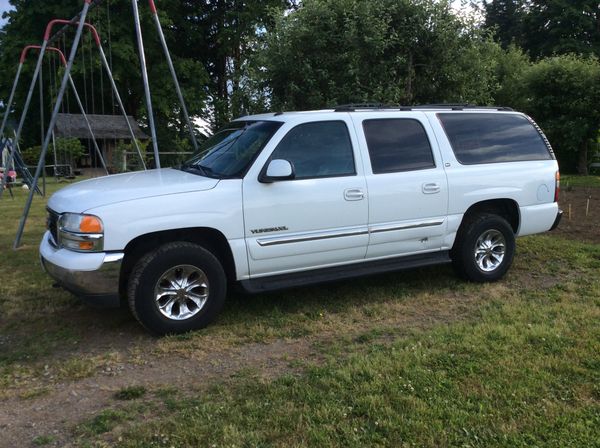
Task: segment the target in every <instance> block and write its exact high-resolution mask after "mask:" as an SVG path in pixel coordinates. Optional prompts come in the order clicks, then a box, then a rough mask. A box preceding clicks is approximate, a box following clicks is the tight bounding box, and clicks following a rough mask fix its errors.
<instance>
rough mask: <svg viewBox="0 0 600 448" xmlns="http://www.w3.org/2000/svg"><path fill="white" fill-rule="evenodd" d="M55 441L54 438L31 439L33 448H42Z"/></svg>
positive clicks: (38, 437) (40, 437)
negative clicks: (41, 447)
mask: <svg viewBox="0 0 600 448" xmlns="http://www.w3.org/2000/svg"><path fill="white" fill-rule="evenodd" d="M55 440H56V437H54V436H37V437H36V438H35V439H33V444H34V445H35V446H44V445H49V444H51V443H53V442H54V441H55Z"/></svg>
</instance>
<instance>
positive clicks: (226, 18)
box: [179, 0, 293, 127]
mask: <svg viewBox="0 0 600 448" xmlns="http://www.w3.org/2000/svg"><path fill="white" fill-rule="evenodd" d="M179 3H180V10H181V12H182V15H181V20H179V23H180V24H181V27H182V30H185V33H184V34H186V35H188V36H194V42H193V43H192V45H191V46H189V47H188V48H187V50H186V54H187V55H188V56H189V57H191V58H198V59H199V60H201V61H202V62H203V64H204V67H205V69H206V71H207V72H208V74H209V78H210V79H209V84H208V86H207V87H208V89H207V90H208V92H209V98H208V104H207V109H209V110H210V115H211V121H212V122H213V124H214V125H215V126H216V127H219V126H220V125H222V124H224V123H225V122H227V121H229V120H230V119H231V118H232V117H235V116H239V115H242V114H244V113H246V112H247V111H248V110H249V109H252V94H253V93H252V89H248V88H247V84H248V83H249V82H251V79H249V78H250V77H251V76H252V68H251V67H250V66H249V65H248V61H249V59H251V58H252V57H253V55H254V53H255V51H256V50H257V48H258V45H259V40H260V39H261V36H264V34H265V33H267V32H268V31H270V30H271V29H272V27H273V25H274V20H273V17H274V15H275V14H276V13H283V11H285V10H286V9H287V8H289V7H290V6H292V5H293V2H291V1H289V0H251V1H248V0H215V1H210V2H198V1H197V0H185V1H180V2H179ZM182 37H183V36H182Z"/></svg>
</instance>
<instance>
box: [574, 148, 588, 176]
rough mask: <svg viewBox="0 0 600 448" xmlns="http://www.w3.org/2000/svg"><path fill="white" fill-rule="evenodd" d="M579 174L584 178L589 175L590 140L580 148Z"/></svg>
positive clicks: (578, 159)
mask: <svg viewBox="0 0 600 448" xmlns="http://www.w3.org/2000/svg"><path fill="white" fill-rule="evenodd" d="M577 172H578V173H579V174H581V175H582V176H587V175H588V140H586V141H585V142H583V143H582V144H581V146H580V147H579V153H578V158H577Z"/></svg>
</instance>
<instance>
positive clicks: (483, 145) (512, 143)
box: [438, 113, 552, 165]
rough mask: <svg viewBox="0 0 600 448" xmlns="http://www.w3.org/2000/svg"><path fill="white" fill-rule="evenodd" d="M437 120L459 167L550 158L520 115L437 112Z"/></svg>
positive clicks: (540, 139) (544, 146) (540, 137)
mask: <svg viewBox="0 0 600 448" xmlns="http://www.w3.org/2000/svg"><path fill="white" fill-rule="evenodd" d="M438 117H439V120H440V121H441V122H442V125H443V126H444V129H445V131H446V135H448V139H449V140H450V144H451V145H452V149H453V150H454V154H455V155H456V159H457V160H458V161H459V162H460V163H462V164H463V165H474V164H482V163H498V162H517V161H527V160H548V159H551V158H552V155H551V154H550V150H549V149H548V146H547V145H546V143H545V142H544V140H543V138H542V135H541V134H540V133H539V132H538V130H537V129H535V127H534V126H533V124H532V123H531V122H530V121H529V120H528V119H527V118H525V117H524V116H522V115H514V114H506V113H504V114H502V113H486V114H481V113H479V114H475V113H460V114H457V113H441V114H438Z"/></svg>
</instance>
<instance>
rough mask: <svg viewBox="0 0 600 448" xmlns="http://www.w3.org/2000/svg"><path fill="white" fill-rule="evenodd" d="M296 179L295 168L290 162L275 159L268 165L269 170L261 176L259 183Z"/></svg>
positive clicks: (264, 171)
mask: <svg viewBox="0 0 600 448" xmlns="http://www.w3.org/2000/svg"><path fill="white" fill-rule="evenodd" d="M295 177H296V173H295V172H294V166H293V165H292V163H291V162H290V161H288V160H283V159H275V160H271V161H270V162H269V164H268V165H267V169H266V170H263V172H262V173H261V174H260V176H259V178H258V181H259V182H262V183H264V184H270V183H273V182H279V181H282V180H292V179H294V178H295Z"/></svg>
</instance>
